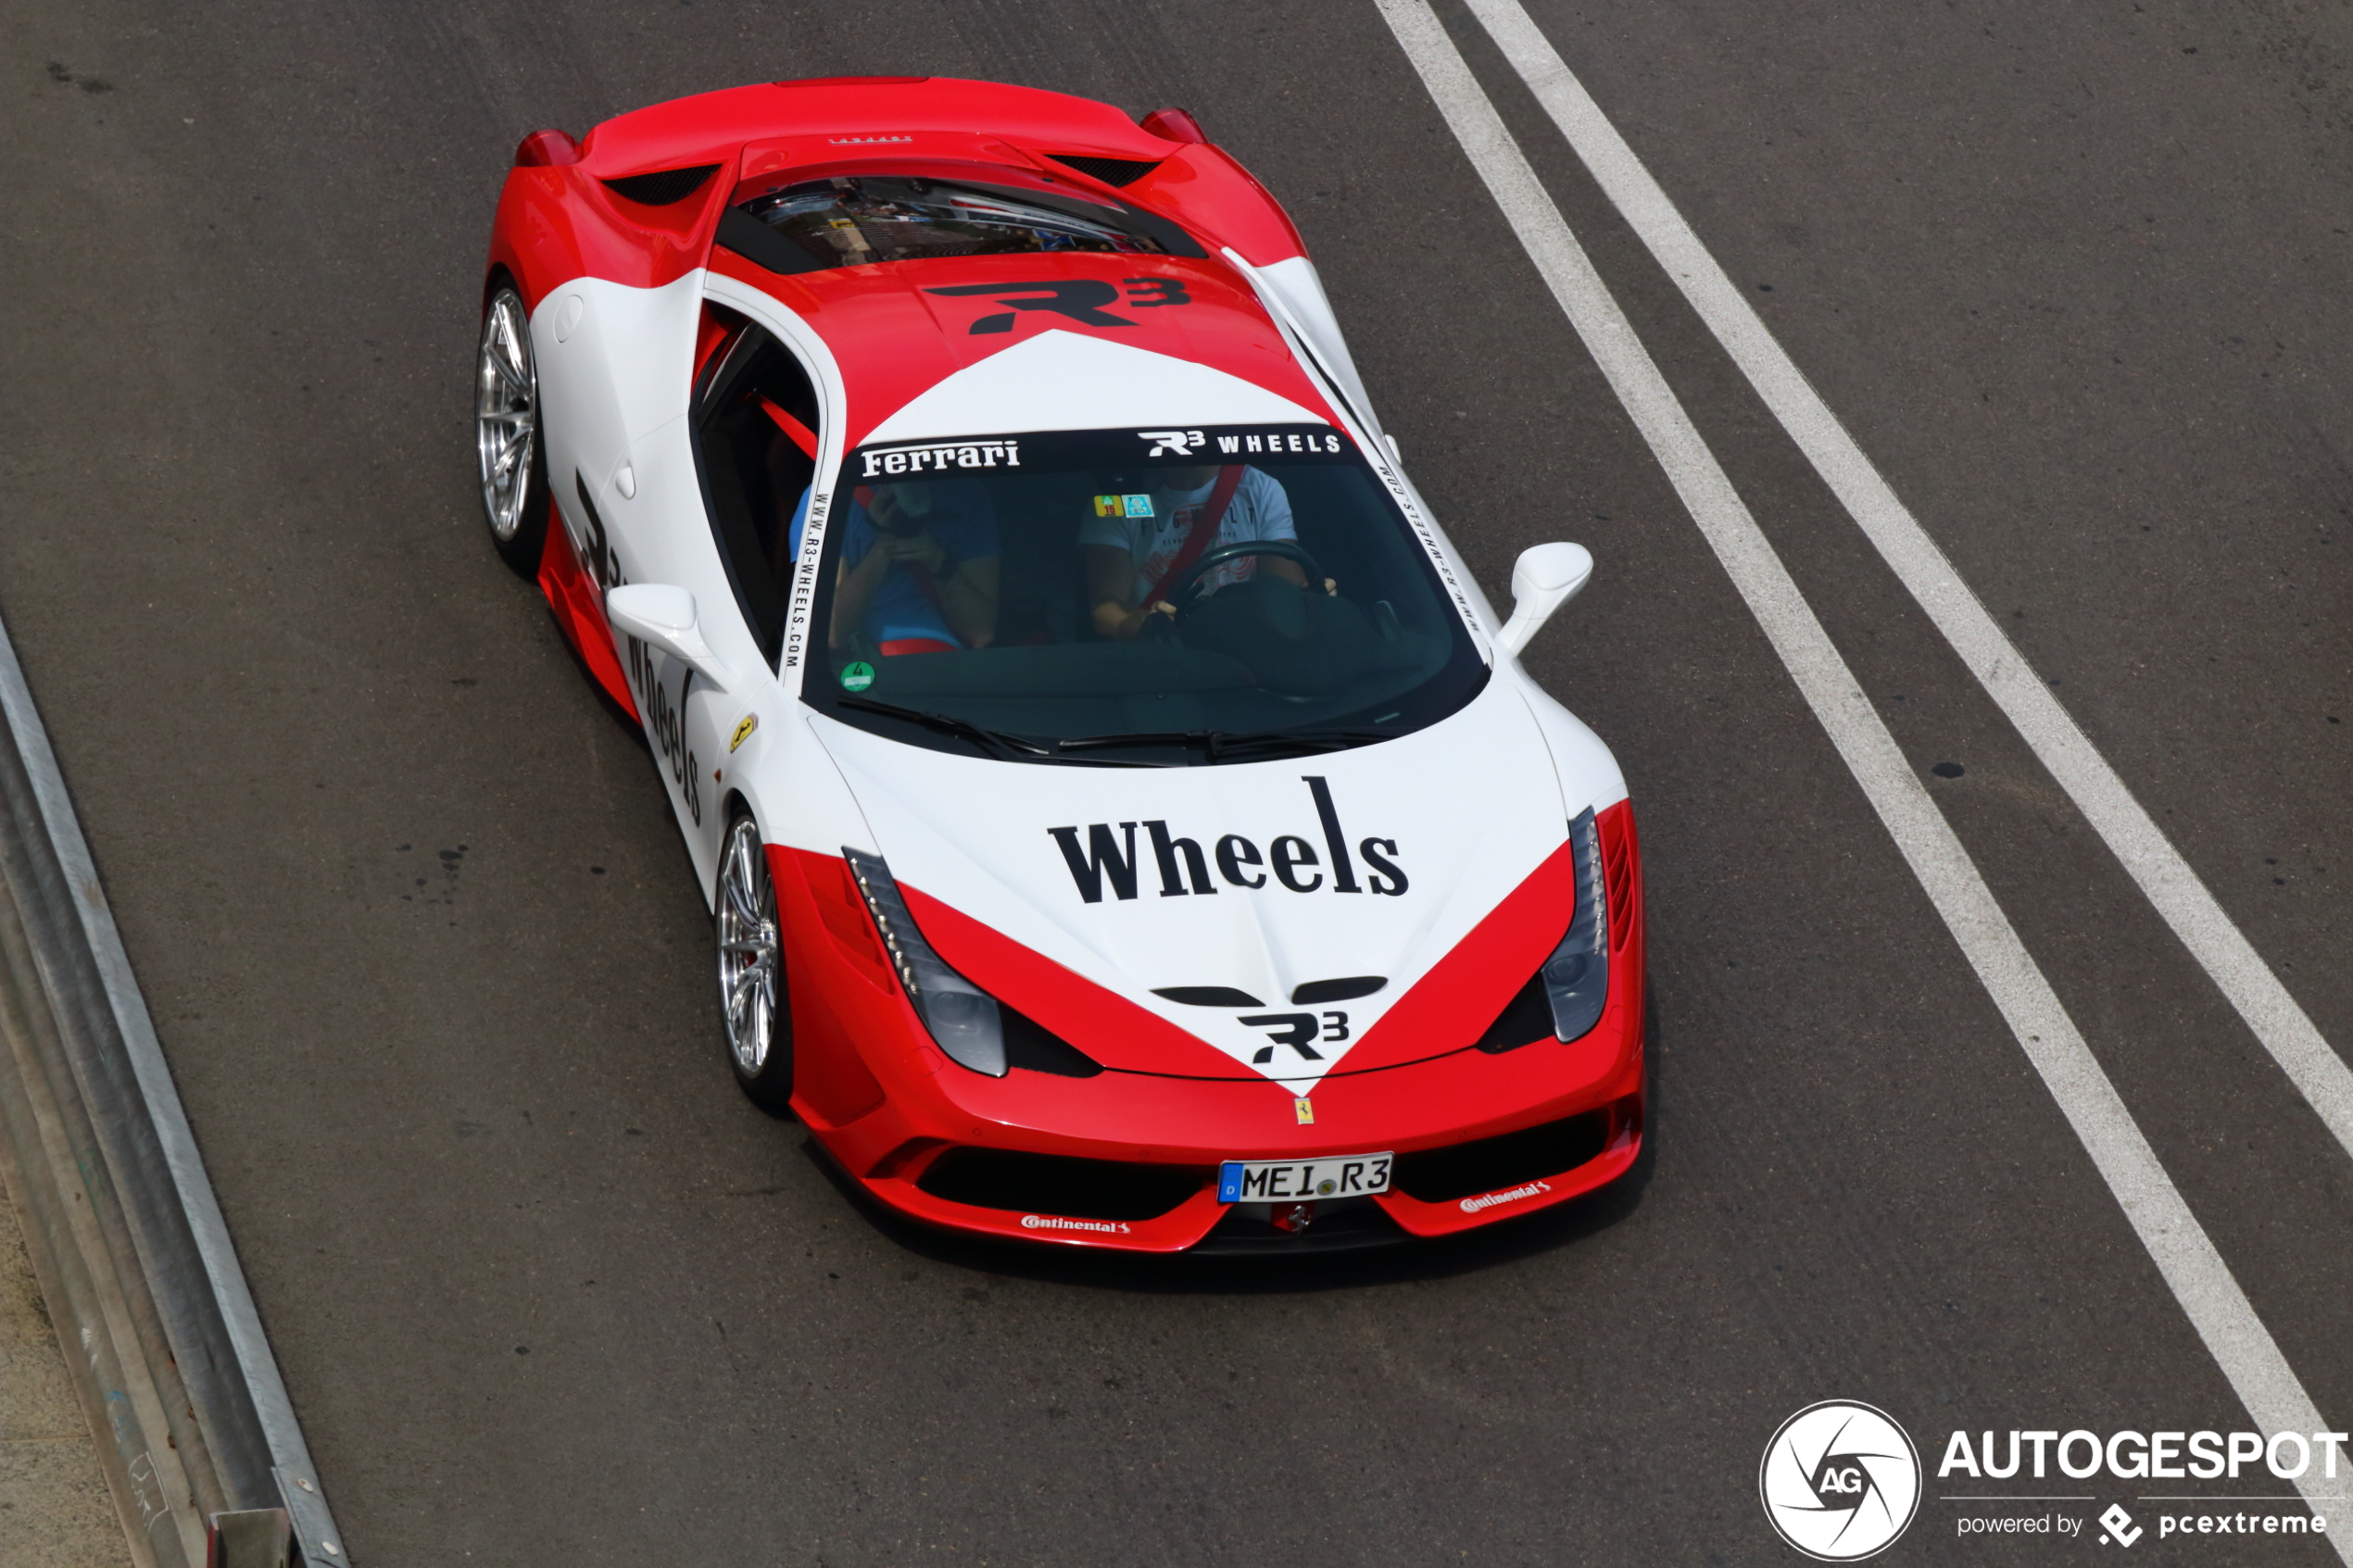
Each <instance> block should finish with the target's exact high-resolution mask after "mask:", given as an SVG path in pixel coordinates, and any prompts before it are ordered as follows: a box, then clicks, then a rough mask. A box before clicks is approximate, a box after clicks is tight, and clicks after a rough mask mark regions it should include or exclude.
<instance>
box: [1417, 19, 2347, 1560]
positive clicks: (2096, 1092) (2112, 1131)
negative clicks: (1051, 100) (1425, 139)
mask: <svg viewBox="0 0 2353 1568" xmlns="http://www.w3.org/2000/svg"><path fill="white" fill-rule="evenodd" d="M1377 4H1378V6H1379V7H1380V10H1381V14H1382V15H1383V17H1385V18H1386V19H1388V22H1389V25H1390V30H1391V31H1394V32H1395V33H1396V34H1397V39H1398V42H1399V43H1400V44H1403V46H1404V50H1405V54H1406V56H1407V57H1408V58H1409V59H1411V60H1412V62H1413V65H1414V69H1416V71H1417V72H1419V73H1420V75H1421V78H1422V82H1423V83H1424V84H1425V85H1426V86H1427V87H1428V90H1429V94H1430V97H1431V98H1432V99H1433V100H1435V101H1436V103H1437V105H1438V108H1439V111H1440V113H1441V114H1442V115H1443V116H1444V117H1445V119H1446V122H1447V124H1448V126H1449V127H1450V128H1452V130H1453V132H1454V135H1455V138H1456V140H1458V141H1460V142H1461V143H1462V145H1463V150H1464V152H1465V153H1466V154H1467V155H1468V156H1469V157H1470V161H1471V165H1472V167H1473V168H1475V169H1478V175H1479V178H1480V179H1481V180H1483V181H1484V182H1486V184H1487V188H1488V190H1489V191H1490V192H1491V193H1492V194H1493V195H1494V197H1495V201H1496V205H1497V206H1499V207H1502V208H1503V211H1504V217H1505V218H1506V219H1507V220H1510V222H1511V225H1512V228H1513V230H1514V232H1516V233H1517V234H1518V236H1519V240H1520V243H1521V245H1525V246H1526V247H1527V250H1528V254H1529V259H1531V260H1533V261H1534V262H1535V263H1536V269H1537V270H1538V272H1540V273H1541V275H1542V277H1543V279H1544V282H1545V283H1546V285H1547V286H1549V287H1550V288H1551V290H1552V292H1553V297H1554V299H1555V300H1557V301H1558V302H1559V303H1560V307H1561V309H1562V310H1563V312H1565V313H1566V314H1567V317H1568V319H1569V321H1570V323H1571V324H1572V325H1573V326H1574V327H1575V328H1576V330H1577V333H1578V336H1579V337H1580V338H1582V339H1583V340H1584V342H1585V346H1586V347H1587V349H1588V350H1590V351H1591V352H1592V356H1593V358H1594V360H1595V362H1596V363H1597V364H1598V365H1599V366H1600V367H1601V370H1602V373H1603V374H1604V376H1605V377H1607V378H1608V380H1609V383H1610V386H1611V388H1612V389H1613V390H1614V391H1615V392H1616V393H1617V396H1618V399H1619V401H1620V402H1622V403H1623V404H1624V405H1625V406H1626V409H1627V411H1628V413H1629V414H1630V415H1631V416H1632V417H1633V420H1634V423H1635V426H1636V428H1638V429H1639V430H1640V431H1641V432H1642V439H1643V440H1644V441H1645V442H1647V443H1648V444H1649V445H1650V448H1651V451H1652V452H1653V454H1654V455H1655V456H1656V457H1657V458H1658V460H1659V463H1660V466H1661V467H1663V468H1664V469H1665V470H1667V478H1668V480H1669V481H1670V482H1671V483H1673V484H1674V486H1675V490H1676V493H1677V494H1678V495H1680V496H1681V497H1682V501H1683V504H1684V506H1685V507H1686V508H1689V509H1690V511H1691V514H1692V521H1695V522H1697V523H1698V524H1699V527H1700V532H1701V533H1703V534H1705V536H1706V539H1707V542H1708V544H1709V546H1711V547H1712V548H1713V549H1714V550H1715V552H1716V557H1717V559H1718V560H1719V561H1721V562H1722V563H1723V565H1724V570H1725V571H1726V572H1727V573H1729V574H1730V577H1731V579H1732V583H1733V584H1734V586H1736V587H1737V588H1738V589H1739V590H1740V594H1741V596H1742V598H1743V599H1744V600H1746V601H1747V603H1748V607H1749V609H1750V611H1751V612H1752V613H1753V614H1755V617H1756V620H1757V622H1758V624H1759V625H1760V626H1762V627H1763V628H1764V631H1765V635H1766V637H1767V639H1768V641H1770V642H1771V644H1772V646H1773V650H1774V652H1775V653H1777V654H1779V655H1780V659H1781V662H1782V663H1783V664H1784V665H1786V666H1787V667H1788V669H1789V671H1790V674H1791V675H1792V676H1793V677H1794V678H1795V680H1796V682H1797V686H1798V690H1799V691H1800V692H1801V693H1802V694H1803V695H1804V696H1805V697H1806V704H1807V705H1808V706H1809V707H1811V708H1812V709H1813V710H1814V715H1815V717H1816V718H1817V719H1818V720H1819V721H1821V724H1822V727H1823V729H1824V730H1826V731H1827V732H1829V734H1830V737H1831V743H1832V744H1833V745H1834V746H1836V747H1837V748H1838V752H1839V755H1840V757H1841V758H1843V759H1844V760H1845V762H1846V765H1847V767H1848V768H1849V769H1850V770H1852V771H1853V772H1854V774H1855V778H1856V782H1857V783H1858V784H1861V785H1862V787H1863V793H1864V795H1865V797H1868V798H1869V801H1870V803H1871V808H1872V809H1873V810H1875V811H1877V812H1878V813H1879V818H1880V821H1881V822H1883V823H1885V824H1886V826H1887V830H1888V832H1889V833H1890V834H1892V835H1893V836H1894V839H1895V843H1896V847H1897V848H1898V849H1899V850H1901V851H1902V853H1903V856H1904V859H1905V860H1906V862H1908V863H1909V865H1910V866H1911V868H1912V873H1913V875H1914V876H1916V877H1918V878H1919V884H1920V886H1921V888H1922V889H1923V890H1924V891H1925V892H1926V893H1927V894H1928V897H1929V902H1930V903H1931V905H1933V906H1934V908H1935V909H1936V912H1937V913H1938V915H1940V916H1941V917H1943V919H1944V924H1945V927H1946V928H1947V929H1948V930H1950V931H1951V932H1952V934H1953V937H1954V940H1955V941H1957V943H1958V944H1959V945H1960V948H1961V951H1962V953H1963V954H1964V955H1965V956H1966V957H1967V958H1968V960H1969V963H1970V965H1971V967H1972V968H1974V969H1975V970H1976V972H1977V975H1978V979H1979V980H1980V981H1981V982H1982V984H1983V985H1984V986H1985V989H1986V991H1987V993H1988V994H1989V995H1991V996H1992V997H1993V998H1994V1005H1995V1007H1997V1008H1998V1009H2000V1010H2001V1013H2002V1016H2003V1018H2004V1020H2005V1021H2006V1022H2007V1023H2008V1024H2009V1026H2010V1029H2011V1031H2012V1033H2014V1034H2015V1035H2017V1037H2018V1043H2019V1045H2020V1047H2021V1048H2022V1049H2023V1050H2024V1051H2025V1052H2026V1056H2027V1060H2029V1061H2031V1062H2032V1063H2033V1066H2034V1070H2035V1072H2036V1073H2040V1074H2041V1075H2042V1079H2043V1082H2044V1084H2045V1085H2047V1086H2048V1088H2049V1089H2050V1092H2051V1097H2052V1098H2053V1099H2055V1100H2057V1102H2058V1107H2059V1110H2060V1112H2061V1113H2062V1114H2063V1115H2064V1116H2065V1117H2066V1118H2067V1121H2068V1123H2069V1125H2070V1127H2072V1128H2073V1129H2074V1131H2075V1135H2076V1136H2077V1137H2078V1138H2079V1139H2081V1140H2082V1145H2083V1148H2084V1150H2085V1151H2086V1152H2087V1153H2089V1154H2090V1155H2091V1157H2092V1163H2093V1165H2094V1167H2095V1169H2097V1170H2098V1172H2099V1173H2100V1175H2101V1178H2102V1179H2103V1180H2105V1181H2106V1182H2107V1183H2108V1190H2109V1191H2110V1192H2112V1193H2114V1194H2115V1195H2116V1200H2117V1202H2118V1203H2119V1204H2120V1206H2121V1207H2122V1209H2123V1210H2124V1215H2125V1218H2126V1219H2127V1220H2128V1221H2130V1222H2131V1223H2132V1226H2133V1232H2134V1234H2136V1235H2137V1236H2139V1237H2140V1238H2141V1243H2142V1245H2143V1246H2145V1247H2146V1248H2148V1251H2149V1256H2150V1257H2151V1258H2152V1259H2154V1260H2155V1261H2156V1263H2157V1267H2158V1273H2160V1274H2161V1275H2163V1277H2164V1279H2165V1283H2166V1285H2167V1286H2169V1287H2170V1288H2171V1290H2172V1292H2173V1295H2174V1297H2175V1298H2176V1299H2177V1300H2179V1301H2180V1302H2181V1304H2182V1308H2183V1311H2184V1312H2185V1313H2187V1314H2188V1317H2189V1320H2190V1323H2191V1324H2192V1325H2193V1326H2194V1327H2195V1328H2196V1331H2197V1334H2198V1336H2199V1337H2200V1338H2201V1339H2203V1340H2204V1341H2205V1343H2206V1347H2207V1348H2208V1351H2210V1352H2211V1353H2212V1355H2213V1356H2214V1359H2215V1360H2216V1361H2218V1362H2219V1363H2220V1364H2221V1368H2222V1373H2223V1375H2224V1376H2225V1377H2227V1378H2228V1379H2229V1380H2230V1383H2231V1386H2232V1387H2233V1389H2234V1390H2235V1391H2236V1392H2237V1394H2238V1396H2239V1399H2241V1400H2242V1401H2243V1402H2244V1403H2245V1404H2246V1408H2247V1410H2248V1411H2249V1413H2251V1414H2252V1415H2253V1416H2254V1417H2255V1419H2256V1421H2257V1422H2258V1423H2259V1424H2261V1425H2262V1426H2263V1428H2264V1429H2265V1430H2266V1431H2267V1432H2268V1431H2297V1432H2304V1433H2312V1432H2317V1431H2321V1430H2322V1425H2321V1420H2320V1414H2319V1412H2318V1411H2317V1410H2315V1408H2314V1407H2313V1404H2312V1400H2311V1398H2310V1396H2309V1395H2307V1394H2306V1393H2305V1391H2304V1386H2303V1385H2302V1383H2300V1382H2299V1381H2298V1380H2297V1378H2296V1373H2295V1371H2294V1370H2293V1369H2292V1368H2290V1367H2289V1366H2288V1364H2287V1361H2286V1358H2284V1356H2282V1355H2281V1354H2280V1349H2279V1347H2278V1346H2277V1345H2276V1344H2275V1343H2273V1341H2272V1339H2271V1331H2270V1330H2268V1329H2266V1328H2265V1327H2264V1326H2263V1323H2262V1321H2261V1320H2260V1319H2259V1318H2258V1317H2257V1316H2256V1313H2255V1309H2254V1307H2253V1305H2252V1304H2250V1303H2249V1302H2248V1300H2247V1298H2246V1292H2244V1291H2243V1290H2241V1289H2240V1288H2239V1285H2238V1281H2237V1280H2236V1279H2234V1278H2233V1277H2232V1274H2231V1271H2230V1267H2229V1265H2228V1264H2226V1263H2224V1262H2223V1261H2222V1258H2221V1254H2220V1253H2219V1252H2217V1251H2216V1250H2215V1248H2214V1244H2213V1242H2212V1241H2211V1240H2209V1239H2208V1236H2207V1235H2206V1232H2205V1231H2204V1230H2203V1229H2202V1228H2201V1227H2200V1226H2199V1224H2198V1223H2197V1220H2196V1216H2195V1215H2193V1214H2192V1213H2191V1212H2190V1210H2189V1206H2188V1204H2186V1203H2185V1202H2183V1198H2182V1195H2181V1193H2180V1192H2179V1191H2177V1190H2176V1189H2175V1187H2174V1185H2173V1183H2172V1180H2171V1178H2170V1177H2169V1176H2167V1174H2166V1173H2165V1168H2164V1167H2163V1166H2162V1165H2161V1164H2159V1163H2158V1158H2157V1154H2156V1151H2155V1150H2153V1149H2152V1148H2150V1147H2149V1144H2148V1140H2147V1139H2146V1138H2145V1136H2143V1135H2142V1133H2141V1129H2140V1127H2139V1126H2138V1124H2136V1123H2134V1122H2133V1115H2132V1112H2131V1111H2130V1110H2127V1109H2126V1108H2125V1105H2124V1102H2123V1100H2122V1099H2120V1098H2118V1096H2117V1093H2116V1088H2115V1085H2112V1084H2110V1083H2109V1082H2108V1075H2107V1074H2106V1073H2103V1072H2102V1071H2101V1069H2100V1065H2099V1062H2098V1061H2097V1060H2095V1058H2094V1057H2093V1055H2092V1052H2091V1049H2090V1047H2087V1046H2086V1045H2085V1044H2084V1043H2083V1037H2082V1035H2081V1034H2079V1033H2078V1032H2077V1030H2076V1027H2075V1023H2074V1021H2073V1020H2071V1019H2070V1018H2069V1017H2068V1015H2067V1011H2066V1010H2065V1009H2064V1008H2063V1007H2062V1006H2061V1005H2060V1004H2059V999H2058V997H2057V995H2056V994H2055V993H2054V992H2053V991H2052V990H2051V987H2050V983H2049V982H2048V981H2047V980H2045V978H2044V976H2043V972H2042V970H2041V969H2040V968H2039V967H2037V966H2036V964H2035V962H2034V960H2033V957H2032V955H2031V954H2029V953H2028V952H2027V950H2026V946H2025V944H2024V943H2023V942H2021V941H2020V939H2019V935H2018V933H2017V931H2016V930H2014V929H2013V928H2012V927H2011V925H2010V922H2009V917H2008V916H2007V915H2006V914H2004V913H2003V911H2002V909H2001V906H2000V905H1999V904H1998V903H1996V902H1995V901H1994V895H1993V893H1992V891H1991V890H1990V889H1988V888H1987V887H1986V885H1985V881H1984V878H1983V877H1982V876H1981V875H1979V873H1978V870H1977V867H1976V865H1975V863H1974V862H1972V861H1971V860H1970V859H1969V852H1968V851H1967V850H1966V849H1964V848H1963V847H1961V842H1960V840H1959V839H1958V838H1957V836H1955V834H1954V833H1953V829H1952V826H1951V824H1950V823H1948V822H1946V821H1945V820H1944V814H1943V813H1942V812H1941V811H1939V810H1938V809H1937V808H1936V804H1935V802H1933V801H1932V800H1931V799H1930V798H1929V796H1928V791H1927V790H1926V789H1925V788H1924V787H1922V785H1921V784H1920V782H1919V775H1918V774H1916V773H1915V772H1914V771H1912V768H1911V765H1910V764H1909V763H1908V762H1906V760H1905V759H1904V754H1903V752H1902V751H1901V750H1900V749H1899V748H1898V747H1897V746H1896V744H1895V738H1894V736H1893V735H1891V734H1889V733H1888V731H1887V726H1886V724H1885V723H1884V722H1883V721H1881V718H1880V716H1879V712H1878V710H1877V709H1874V708H1873V707H1872V706H1871V704H1870V701H1869V699H1868V698H1867V697H1865V696H1864V695H1863V693H1862V690H1861V688H1860V687H1859V686H1857V685H1856V681H1855V677H1854V674H1853V672H1852V671H1849V670H1848V669H1847V668H1846V661H1845V660H1844V659H1842V658H1841V657H1840V655H1839V652H1838V649H1837V647H1836V646H1833V645H1832V644H1831V639H1830V634H1829V633H1826V632H1825V631H1823V629H1822V623H1821V622H1820V621H1818V619H1816V617H1815V615H1814V611H1813V608H1812V607H1810V606H1809V605H1807V603H1806V600H1805V598H1804V597H1803V596H1801V595H1800V594H1799V593H1798V591H1797V584H1796V583H1793V581H1791V579H1790V575H1789V572H1788V571H1787V569H1785V568H1784V567H1783V566H1782V565H1781V562H1780V557H1778V556H1776V555H1775V554H1774V553H1773V546H1772V545H1771V544H1770V543H1769V542H1768V541H1767V539H1766V537H1765V535H1764V533H1763V532H1762V531H1761V530H1760V529H1758V527H1757V526H1756V522H1755V519H1753V518H1752V517H1750V516H1749V512H1748V508H1747V507H1746V506H1745V505H1744V504H1743V502H1742V500H1741V498H1740V496H1739V495H1737V494H1736V493H1735V492H1734V491H1733V489H1732V486H1731V483H1730V481H1729V480H1728V479H1727V478H1726V477H1725V475H1724V470H1722V469H1721V468H1720V467H1719V466H1718V464H1717V461H1716V458H1715V455H1714V454H1713V453H1711V452H1710V451H1709V450H1708V449H1707V446H1706V444H1705V442H1703V441H1702V440H1701V439H1700V435H1699V432H1698V430H1697V429H1696V428H1695V427H1694V426H1693V425H1692V421H1691V417H1690V416H1689V415H1688V414H1686V413H1685V412H1684V410H1683V407H1682V405H1681V404H1680V402H1679V401H1677V399H1676V396H1675V394H1674V391H1673V390H1672V389H1671V388H1670V387H1668V385H1667V381H1666V378H1665V377H1663V376H1662V375H1660V374H1659V370H1658V367H1657V366H1656V365H1655V364H1654V363H1653V362H1652V360H1651V358H1650V354H1649V352H1648V351H1647V350H1646V349H1644V348H1643V346H1642V343H1641V341H1640V340H1639V339H1638V338H1636V337H1635V335H1634V332H1633V329H1632V327H1631V326H1630V325H1629V323H1628V322H1627V320H1626V318H1625V315H1624V313H1623V312H1621V311H1620V310H1619V309H1618V307H1617V301H1616V300H1614V299H1612V298H1611V297H1610V295H1609V291H1608V289H1607V287H1606V286H1605V285H1604V283H1603V282H1602V280H1601V276H1600V274H1599V273H1597V272H1595V271H1594V270H1593V265H1592V262H1591V261H1590V260H1589V259H1587V257H1586V255H1585V252H1584V250H1583V248H1582V247H1581V246H1579V245H1578V243H1577V238H1576V236H1575V235H1574V234H1572V233H1570V232H1569V229H1568V225H1567V222H1566V221H1565V220H1563V219H1562V217H1561V215H1560V209H1559V208H1558V207H1554V205H1553V201H1552V198H1551V196H1549V195H1548V194H1546V193H1545V191H1544V188H1543V186H1542V185H1541V183H1540V182H1538V180H1537V178H1536V174H1535V171H1534V170H1533V169H1530V168H1529V165H1528V160H1527V158H1526V157H1524V156H1523V155H1522V154H1521V152H1520V150H1519V147H1518V145H1517V144H1516V143H1515V142H1514V141H1513V140H1512V138H1511V133H1510V132H1508V131H1506V130H1505V129H1504V122H1503V120H1502V119H1501V118H1500V117H1498V116H1497V114H1496V113H1495V109H1494V106H1493V105H1491V103H1489V102H1488V100H1487V96H1486V94H1485V93H1484V92H1483V91H1482V90H1481V89H1480V87H1479V85H1478V81H1477V80H1476V79H1475V78H1474V77H1473V76H1472V75H1471V73H1470V69H1469V68H1468V67H1467V66H1466V65H1465V64H1464V63H1463V58H1462V56H1461V55H1460V54H1458V53H1457V52H1456V51H1455V49H1454V45H1453V42H1452V41H1451V40H1450V39H1448V38H1447V36H1446V33H1445V30H1444V29H1443V28H1441V26H1440V25H1439V22H1438V19H1437V18H1435V17H1434V16H1432V15H1431V14H1430V10H1429V7H1428V5H1427V4H1426V3H1425V0H1377ZM2323 1484H2325V1483H2323V1482H2322V1481H2321V1480H2320V1478H2319V1477H2318V1476H2317V1474H2314V1475H2311V1476H2309V1477H2308V1478H2307V1480H2306V1481H2303V1482H2299V1483H2298V1485H2299V1486H2319V1485H2323ZM2335 1540H2336V1543H2337V1550H2338V1554H2339V1555H2340V1556H2341V1557H2343V1558H2344V1560H2345V1561H2346V1562H2347V1563H2348V1564H2353V1544H2349V1543H2348V1540H2347V1537H2344V1536H2338V1537H2335Z"/></svg>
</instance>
